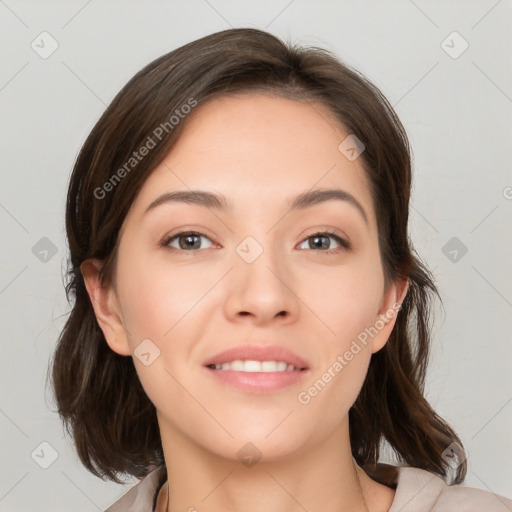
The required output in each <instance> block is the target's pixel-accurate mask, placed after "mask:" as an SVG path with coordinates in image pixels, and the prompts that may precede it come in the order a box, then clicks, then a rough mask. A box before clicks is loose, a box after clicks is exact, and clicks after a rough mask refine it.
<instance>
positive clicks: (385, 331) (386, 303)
mask: <svg viewBox="0 0 512 512" xmlns="http://www.w3.org/2000/svg"><path fill="white" fill-rule="evenodd" d="M408 288H409V280H408V279H401V280H398V281H395V282H394V283H393V284H391V285H390V286H389V289H388V290H387V292H386V293H385V295H384V297H383V301H382V304H381V307H380V309H379V312H378V316H377V319H376V321H375V326H374V328H375V330H377V331H378V332H377V334H376V335H375V336H374V338H373V340H372V354H374V353H375V352H378V351H379V350H380V349H381V348H382V347H384V345H385V344H386V343H387V341H388V340H389V337H390V336H391V332H392V331H393V327H394V326H395V323H396V317H397V314H398V311H399V310H400V308H401V306H402V302H403V301H404V299H405V296H406V294H407V290H408Z"/></svg>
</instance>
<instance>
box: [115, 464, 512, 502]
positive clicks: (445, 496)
mask: <svg viewBox="0 0 512 512" xmlns="http://www.w3.org/2000/svg"><path fill="white" fill-rule="evenodd" d="M166 475H167V472H166V467H165V465H163V466H160V467H158V468H156V469H154V470H153V471H151V473H149V474H148V475H147V476H146V477H145V478H144V479H143V480H142V481H141V482H139V483H138V484H136V485H134V486H133V487H132V488H131V489H130V490H129V491H128V492H127V493H126V494H125V495H124V496H123V497H122V498H120V499H119V500H117V501H116V502H115V503H114V504H113V505H112V506H110V507H109V508H108V509H107V510H106V511H105V512H154V511H155V502H156V498H157V495H158V491H159V490H160V487H161V486H162V485H163V484H164V483H165V480H166ZM511 511H512V500H509V499H507V498H504V497H503V496H500V495H498V494H493V493H491V492H488V491H483V490H480V489H475V488H472V487H465V486H463V485H446V483H445V482H444V480H442V479H441V478H439V477H438V476H436V475H434V474H432V473H429V472H428V471H424V470H423V469H417V468H411V467H399V468H398V481H397V484H396V493H395V498H394V500H393V503H392V504H391V508H390V509H389V512H511Z"/></svg>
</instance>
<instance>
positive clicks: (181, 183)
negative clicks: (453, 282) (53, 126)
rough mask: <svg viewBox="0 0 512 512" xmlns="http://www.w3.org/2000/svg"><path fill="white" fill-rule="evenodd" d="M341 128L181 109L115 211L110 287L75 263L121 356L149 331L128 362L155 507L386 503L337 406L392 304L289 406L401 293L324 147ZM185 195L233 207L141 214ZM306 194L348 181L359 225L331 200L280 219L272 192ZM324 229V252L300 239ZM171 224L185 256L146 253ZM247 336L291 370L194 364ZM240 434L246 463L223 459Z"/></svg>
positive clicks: (322, 112) (92, 268) (354, 384)
mask: <svg viewBox="0 0 512 512" xmlns="http://www.w3.org/2000/svg"><path fill="white" fill-rule="evenodd" d="M347 135H348V133H347V132H346V131H345V129H344V127H343V126H342V125H341V124H340V123H339V122H337V121H336V120H335V119H334V118H333V117H332V116H331V115H330V113H329V112H328V111H327V110H326V108H325V107H324V106H322V105H318V104H314V105H313V104H306V103H300V102H297V101H293V100H289V99H284V98H277V97H271V96H264V95H249V94H246V95H240V96H237V97H234V96H229V97H223V98H216V99H213V100H210V101H208V102H206V103H204V104H202V105H201V106H199V107H197V108H196V109H195V110H194V111H193V112H192V113H191V114H190V115H189V117H188V119H187V125H186V128H185V130H184V132H183V134H182V136H181V138H180V139H179V141H178V143H177V144H176V145H175V146H174V147H173V149H172V150H171V152H170V153H169V154H168V156H167V157H166V159H165V160H164V162H163V163H162V164H161V165H160V166H159V167H158V168H156V169H155V171H154V172H153V173H152V174H151V175H150V176H149V178H148V179H147V180H146V182H145V183H144V186H143V188H142V189H141V191H140V193H139V194H138V196H137V198H136V199H135V201H134V203H133V204H132V206H131V209H130V211H129V213H128V215H127V217H126V219H125V221H124V224H123V227H122V230H121V240H120V246H119V253H118V260H117V266H116V272H115V279H114V282H113V283H112V284H111V285H108V286H102V285H101V284H100V282H99V277H98V269H99V267H100V265H101V262H98V261H95V260H88V261H87V262H85V263H84V264H83V265H82V272H83V274H84V277H85V281H86V286H87V290H88V292H89V295H90V297H91V300H92V302H93V306H94V309H95V313H96V317H97V319H98V322H99V325H100V326H101V328H102V330H103V333H104V334H105V338H106V340H107V342H108V344H109V346H110V347H111V349H112V350H114V351H115V352H117V353H119V354H122V355H126V356H130V355H133V352H134V350H135V349H136V347H137V346H138V345H139V344H140V343H141V341H142V340H144V339H147V338H149V339H150V340H151V342H152V343H154V345H155V346H157V347H158V349H159V350H160V356H159V357H157V358H156V359H155V360H154V362H152V364H150V365H149V366H145V365H144V364H142V362H141V361H139V359H138V358H137V357H134V358H133V359H134V363H135V367H136V370H137V373H138V375H139V378H140V380H141V382H142V385H143V387H144V389H145V391H146V393H147V394H148V396H149V398H150V399H151V401H152V402H153V403H154V405H155V407H156V409H157V415H158V421H159V426H160V431H161V436H162V444H163V449H164V455H165V460H166V465H167V471H168V477H169V481H170V502H169V503H168V502H167V487H166V486H164V487H163V488H162V489H163V490H162V492H161V493H160V495H159V510H173V511H175V510H189V509H190V510H193V509H191V507H195V508H196V509H198V510H201V511H208V512H217V511H225V510H244V512H260V511H261V510H262V509H264V510H266V511H267V512H278V511H279V512H282V511H283V510H287V511H303V510H304V509H306V510H308V511H309V512H314V511H320V510H322V511H324V512H325V511H340V510H350V511H359V510H361V511H364V510H368V511H371V512H381V511H387V510H389V507H390V506H391V503H392V501H393V497H394V491H393V490H392V489H390V488H388V487H385V486H383V485H381V484H379V483H377V482H375V481H373V480H372V479H370V478H369V477H368V476H367V475H366V474H365V473H364V471H362V470H361V468H359V467H358V466H357V465H356V463H355V461H354V459H353V458H352V455H351V450H350V440H349V430H348V411H349V409H350V407H351V405H352V404H353V403H354V401H355V400H356V398H357V395H358V393H359V391H360V389H361V386H362V384H363V382H364V379H365V376H366V372H367V369H368V364H369V361H370V358H371V354H372V353H375V352H377V351H378V350H380V349H381V348H382V347H383V346H384V345H385V343H386V341H387V340H388V338H389V335H390V333H391V331H392V329H393V326H394V323H395V320H396V315H395V316H392V317H391V318H389V314H388V317H387V318H386V320H385V323H384V326H383V327H382V329H381V330H380V331H379V333H378V334H377V335H376V336H375V337H373V338H370V339H369V340H368V343H367V344H366V346H363V345H361V350H360V351H359V353H358V354H357V355H355V356H354V358H353V359H352V360H351V361H350V362H349V363H348V364H347V365H346V366H345V367H344V368H343V370H342V371H341V372H339V373H338V374H337V375H336V377H335V378H333V379H332V380H331V382H329V383H328V384H327V385H326V386H325V388H324V389H323V390H322V391H321V392H320V393H318V395H317V396H315V397H314V398H312V399H311V401H310V402H309V403H308V404H306V405H304V404H301V403H299V401H298V399H297V395H298V393H299V392H300V391H304V390H307V389H308V388H309V387H310V386H311V385H312V384H313V383H314V382H315V381H317V379H319V378H320V377H321V376H322V374H323V373H324V372H325V371H327V369H328V368H329V367H331V366H332V365H333V363H334V362H335V361H336V358H337V357H338V355H341V354H343V353H345V351H346V350H347V349H349V348H350V346H351V343H352V342H353V340H355V339H356V337H357V336H358V334H360V333H361V332H362V331H364V329H365V328H367V327H370V326H373V325H374V324H375V322H376V321H377V320H378V319H379V318H380V319H382V318H383V317H382V315H385V314H386V313H388V312H389V311H390V310H392V307H393V305H394V304H395V303H401V302H402V300H403V298H404V295H405V293H406V289H407V283H406V282H395V283H392V284H391V285H390V286H389V287H388V288H387V289H386V288H385V286H384V275H383V269H382V265H381V260H380V254H379V247H378V238H377V222H376V217H375V212H374V208H373V204H372V200H371V196H370V192H369V188H368V182H367V179H366V176H365V172H364V170H363V167H362V163H361V159H360V158H358V159H356V160H354V161H349V160H348V159H347V158H346V157H345V156H344V155H343V154H342V153H341V152H340V151H339V150H338V146H339V144H340V142H341V141H343V140H344V139H345V137H347ZM189 188H190V189H201V190H207V191H210V192H216V193H222V194H224V195H225V196H227V198H228V199H229V200H230V201H231V202H232V204H233V210H232V211H231V212H228V211H226V212H224V211H217V210H215V209H214V208H207V207H204V206H200V205H196V204H185V203H173V204H171V203H164V204H162V205H160V206H157V207H155V208H153V209H151V210H150V211H149V212H146V213H144V212H145V210H146V208H147V207H148V205H149V204H150V203H151V202H152V201H154V200H155V199H156V198H157V197H159V196H160V195H161V194H163V193H164V192H170V191H173V190H188V189H189ZM312 188H313V189H319V188H340V189H342V190H344V191H347V192H349V193H350V194H352V195H353V196H354V197H355V198H356V199H357V200H358V201H359V202H360V203H361V205H362V206H363V208H364V210H365V212H366V214H367V216H368V223H365V221H364V219H363V216H362V215H361V214H360V212H359V211H358V210H357V209H356V208H355V207H354V206H353V205H351V204H349V203H348V202H346V201H339V200H330V201H327V202H323V203H320V204H316V205H314V206H311V207H309V208H307V209H305V210H303V211H294V212H288V206H287V200H288V199H289V198H292V197H294V196H296V195H297V194H299V193H302V192H305V191H308V190H310V189H312ZM287 212H288V213H287ZM325 228H327V229H328V230H330V231H335V232H336V233H337V234H339V235H340V236H341V237H342V238H345V239H348V240H349V241H350V243H351V244H352V248H351V249H350V250H347V249H344V248H343V247H342V246H340V245H339V244H338V243H337V241H336V240H335V239H333V238H329V237H328V238H327V239H325V240H324V243H330V248H331V250H332V251H333V252H332V253H329V254H327V253H326V252H325V249H322V248H317V247H316V246H315V244H314V240H311V238H309V237H311V236H312V235H314V234H316V233H318V232H325ZM181 231H185V232H187V231H196V232H200V233H203V234H204V235H205V237H206V238H205V237H202V238H200V239H198V241H197V244H198V245H197V246H199V244H201V245H200V246H199V247H200V249H199V250H197V251H196V252H195V254H194V255H192V254H191V251H190V249H188V252H187V249H183V248H182V249H180V248H179V247H180V245H179V240H178V239H174V241H172V242H171V245H172V247H171V248H169V247H161V245H160V242H162V240H164V239H165V238H166V236H169V235H173V234H174V233H176V232H181ZM247 236H252V237H253V238H254V239H255V240H256V241H257V242H258V243H259V244H260V246H261V247H262V248H263V252H262V254H261V255H260V256H259V257H258V258H257V259H256V260H255V261H254V262H253V263H250V264H249V263H247V262H246V261H244V259H242V258H241V257H240V256H239V254H238V253H237V252H236V248H237V246H238V245H239V244H240V243H241V242H242V241H243V240H244V239H245V238H246V237H247ZM185 242H186V241H185ZM189 243H190V242H189ZM197 246H196V247H197ZM283 311H284V312H285V314H279V313H280V312H283ZM247 343H256V344H262V345H268V344H277V345H283V346H285V347H287V348H290V349H291V350H293V351H294V352H296V353H297V354H299V355H300V356H302V357H303V358H305V359H306V360H307V361H308V362H309V367H310V373H309V374H308V377H307V378H306V379H305V380H303V381H302V382H300V383H299V384H297V385H293V386H290V387H288V388H285V389H283V390H280V391H277V392H274V393H272V394H267V395H261V394H260V395H258V394H251V393H245V392H242V391H239V390H236V389H232V388H229V387H227V386H226V385H224V383H222V382H220V381H218V380H217V379H216V378H214V377H213V376H212V375H211V374H210V373H209V371H208V370H206V369H205V368H204V367H203V363H204V361H205V360H206V359H207V358H209V357H210V356H212V355H214V354H216V353H217V352H219V351H221V350H223V349H225V348H228V347H232V346H235V345H240V344H247ZM248 442H251V443H253V445H255V446H256V447H257V449H258V450H259V452H261V459H260V460H259V461H258V462H257V463H256V464H255V465H253V466H251V467H247V466H245V465H244V464H242V463H241V462H240V461H239V460H238V456H237V452H238V451H239V450H240V449H241V448H242V447H244V446H245V445H246V443H248Z"/></svg>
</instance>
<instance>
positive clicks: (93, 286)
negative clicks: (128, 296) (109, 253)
mask: <svg viewBox="0 0 512 512" xmlns="http://www.w3.org/2000/svg"><path fill="white" fill-rule="evenodd" d="M101 265H102V264H101V262H100V261H99V260H97V259H88V260H85V261H84V262H83V263H82V264H81V265H80V271H81V273H82V276H83V278H84V283H85V287H86V289H87V293H88V295H89V299H90V300H91V304H92V307H93V309H94V314H95V316H96V320H97V321H98V325H99V326H100V328H101V330H102V331H103V335H104V336H105V339H106V340H107V343H108V345H109V347H110V348H111V349H112V350H113V351H114V352H116V353H118V354H120V355H124V356H129V355H131V350H130V346H129V343H128V337H127V333H126V329H125V327H124V324H123V321H122V318H121V312H120V310H119V306H118V303H117V299H116V295H115V292H114V290H113V288H112V286H105V285H103V284H102V283H101V280H100V270H101Z"/></svg>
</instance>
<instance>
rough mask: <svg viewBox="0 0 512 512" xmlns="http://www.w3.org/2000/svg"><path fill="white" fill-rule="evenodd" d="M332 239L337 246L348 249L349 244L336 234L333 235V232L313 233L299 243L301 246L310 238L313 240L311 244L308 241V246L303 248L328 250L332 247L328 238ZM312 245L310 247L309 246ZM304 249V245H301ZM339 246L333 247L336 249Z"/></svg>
mask: <svg viewBox="0 0 512 512" xmlns="http://www.w3.org/2000/svg"><path fill="white" fill-rule="evenodd" d="M330 238H331V239H334V240H335V241H336V243H337V244H339V246H341V247H343V248H345V249H350V244H349V243H348V242H347V241H346V240H344V239H343V238H341V237H340V236H338V235H335V234H334V233H328V232H326V233H315V234H314V235H311V236H308V237H307V238H306V239H305V240H304V242H302V243H301V246H302V245H304V244H307V243H308V242H310V241H311V240H312V241H313V242H312V244H311V243H310V244H309V245H310V247H305V249H313V248H314V249H322V250H330V249H333V248H332V247H331V243H330V242H329V239H330ZM311 245H312V247H311ZM302 248H303V249H304V247H302ZM337 248H339V247H335V248H334V249H337Z"/></svg>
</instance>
